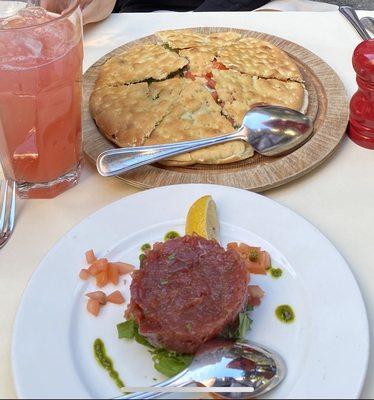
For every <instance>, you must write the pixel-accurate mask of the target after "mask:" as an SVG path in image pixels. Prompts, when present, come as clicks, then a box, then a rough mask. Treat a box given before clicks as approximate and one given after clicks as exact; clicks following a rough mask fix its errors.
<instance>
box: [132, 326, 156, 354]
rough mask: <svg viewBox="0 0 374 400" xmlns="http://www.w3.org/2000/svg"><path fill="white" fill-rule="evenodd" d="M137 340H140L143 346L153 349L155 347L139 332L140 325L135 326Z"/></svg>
mask: <svg viewBox="0 0 374 400" xmlns="http://www.w3.org/2000/svg"><path fill="white" fill-rule="evenodd" d="M134 338H135V341H136V342H138V343H139V344H141V345H142V346H146V347H149V348H151V349H153V348H154V347H153V346H152V345H151V344H150V343H149V342H148V340H147V339H146V338H145V337H144V336H142V335H141V334H140V333H139V332H138V327H137V326H136V328H135V335H134Z"/></svg>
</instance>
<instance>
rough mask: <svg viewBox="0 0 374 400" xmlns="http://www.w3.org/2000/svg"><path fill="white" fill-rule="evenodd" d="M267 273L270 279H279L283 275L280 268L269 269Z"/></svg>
mask: <svg viewBox="0 0 374 400" xmlns="http://www.w3.org/2000/svg"><path fill="white" fill-rule="evenodd" d="M269 273H270V275H271V277H272V278H280V277H281V276H282V275H283V270H282V269H281V268H270V270H269Z"/></svg>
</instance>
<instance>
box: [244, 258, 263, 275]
mask: <svg viewBox="0 0 374 400" xmlns="http://www.w3.org/2000/svg"><path fill="white" fill-rule="evenodd" d="M247 269H248V272H250V273H251V274H256V275H266V269H265V268H263V267H262V266H261V265H260V264H259V263H258V262H257V261H255V262H253V261H249V260H247Z"/></svg>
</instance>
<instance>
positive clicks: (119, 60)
mask: <svg viewBox="0 0 374 400" xmlns="http://www.w3.org/2000/svg"><path fill="white" fill-rule="evenodd" d="M187 63H188V61H187V59H185V58H183V57H180V56H179V55H178V54H177V53H175V52H173V51H170V50H168V49H165V47H163V46H161V45H158V44H142V45H139V46H134V47H130V48H129V49H128V50H126V51H124V52H123V53H121V54H119V55H117V56H114V57H112V58H111V59H109V60H108V61H107V62H106V63H105V64H104V65H103V66H102V67H101V71H100V74H99V77H98V80H97V82H96V88H100V87H103V86H119V85H124V84H129V83H136V82H142V81H145V80H147V79H151V78H152V79H155V80H161V79H165V78H167V77H168V76H169V75H170V74H172V73H173V72H176V71H178V70H180V69H181V68H183V67H184V66H185V65H187Z"/></svg>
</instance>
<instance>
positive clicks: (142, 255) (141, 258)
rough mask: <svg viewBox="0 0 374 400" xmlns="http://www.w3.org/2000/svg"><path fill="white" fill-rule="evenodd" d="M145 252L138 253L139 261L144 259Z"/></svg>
mask: <svg viewBox="0 0 374 400" xmlns="http://www.w3.org/2000/svg"><path fill="white" fill-rule="evenodd" d="M144 257H145V254H143V253H142V254H140V255H139V261H140V262H142V261H143V260H144Z"/></svg>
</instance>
